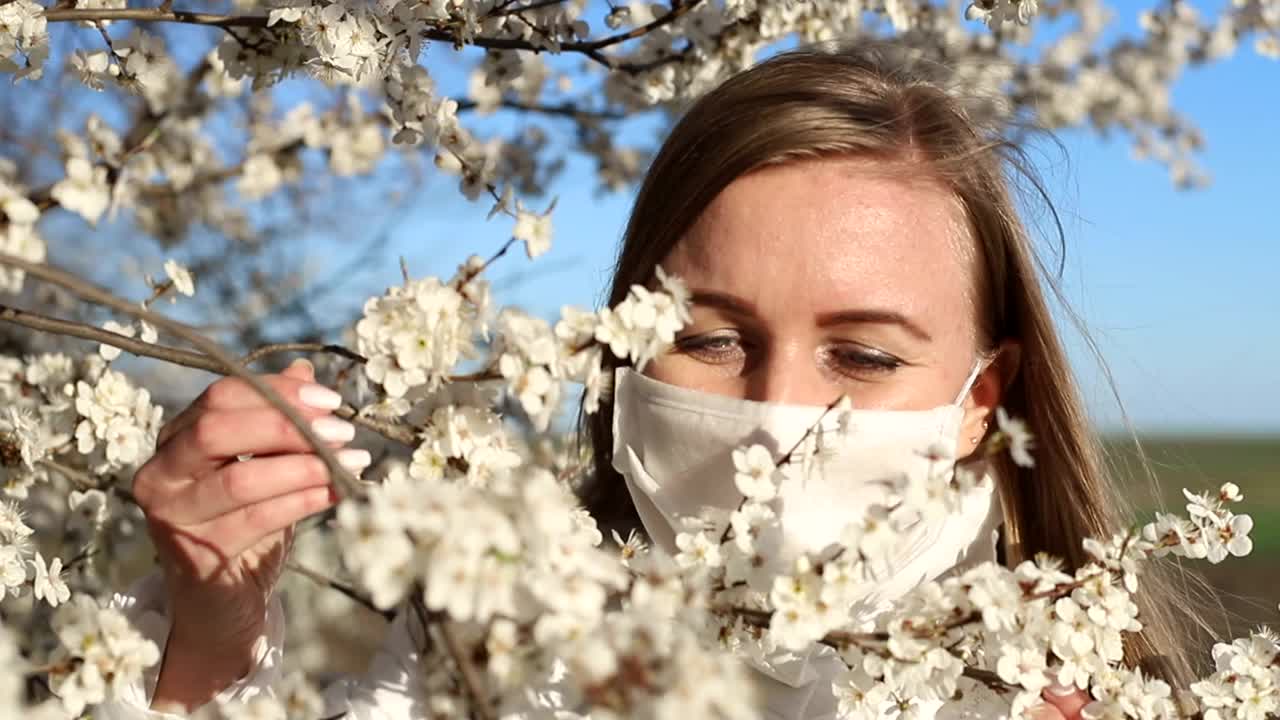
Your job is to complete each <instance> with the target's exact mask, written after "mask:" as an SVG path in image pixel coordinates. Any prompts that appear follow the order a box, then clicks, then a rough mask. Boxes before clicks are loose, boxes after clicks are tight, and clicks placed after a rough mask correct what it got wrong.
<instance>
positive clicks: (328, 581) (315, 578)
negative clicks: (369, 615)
mask: <svg viewBox="0 0 1280 720" xmlns="http://www.w3.org/2000/svg"><path fill="white" fill-rule="evenodd" d="M285 568H286V569H288V570H290V571H292V572H296V573H298V574H299V575H301V576H303V577H305V578H307V579H308V580H310V581H311V582H314V583H315V584H317V585H320V586H322V587H327V588H329V589H330V590H337V591H338V592H340V593H342V594H343V595H346V596H347V597H349V598H351V599H352V600H354V601H355V602H356V603H358V604H360V605H363V606H364V607H365V608H367V609H368V610H369V611H370V612H374V613H377V614H378V615H381V616H382V619H383V620H386V621H387V622H391V621H392V620H394V619H395V616H396V613H395V611H394V610H383V609H382V608H380V607H378V606H377V605H375V604H374V603H373V600H370V599H369V598H368V597H366V596H365V595H363V594H362V593H361V592H360V591H359V590H356V589H355V588H353V587H351V586H350V585H347V584H345V583H342V582H339V581H338V580H336V579H334V578H331V577H329V576H327V575H325V574H324V573H321V572H319V571H317V570H312V569H311V568H309V567H306V566H303V565H299V564H298V563H297V562H295V561H293V560H290V561H289V562H287V563H285Z"/></svg>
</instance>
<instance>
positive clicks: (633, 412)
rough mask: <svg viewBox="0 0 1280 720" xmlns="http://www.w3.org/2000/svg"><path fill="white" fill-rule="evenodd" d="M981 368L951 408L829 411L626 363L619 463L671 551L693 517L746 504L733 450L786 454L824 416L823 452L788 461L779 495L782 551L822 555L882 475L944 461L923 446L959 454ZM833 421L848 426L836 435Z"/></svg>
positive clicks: (617, 404) (866, 504) (875, 494)
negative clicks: (692, 385) (668, 379)
mask: <svg viewBox="0 0 1280 720" xmlns="http://www.w3.org/2000/svg"><path fill="white" fill-rule="evenodd" d="M981 369H982V366H981V364H980V363H975V365H974V368H973V371H972V372H971V373H970V374H969V377H968V379H966V381H965V383H964V386H963V387H962V388H961V390H960V393H959V395H958V396H957V398H956V400H955V402H953V403H952V404H950V405H943V406H940V407H936V408H933V409H932V410H912V411H905V410H866V409H853V410H849V411H843V412H840V413H835V412H830V413H828V412H827V409H826V408H825V407H820V406H809V405H786V404H782V403H769V402H756V401H752V400H741V399H738V398H732V397H726V396H722V395H715V394H712V393H703V392H698V391H694V390H689V389H687V388H682V387H678V386H675V385H669V384H667V383H664V382H660V381H658V380H654V379H652V378H649V377H645V376H644V375H640V374H638V373H636V372H634V371H632V370H630V369H629V368H619V369H618V371H617V373H616V391H615V396H614V409H613V466H614V468H615V469H617V471H618V472H619V473H621V474H622V476H623V477H624V478H626V481H627V488H628V489H629V490H630V492H631V497H632V499H633V501H634V502H635V505H636V509H637V511H638V512H639V515H640V519H641V521H642V522H643V523H644V527H645V530H646V531H647V532H648V533H649V536H650V538H652V539H653V541H654V542H655V543H657V544H658V545H659V546H660V547H663V548H664V549H666V550H667V551H669V552H674V547H675V534H676V533H677V532H679V531H680V530H682V529H683V528H684V527H685V525H684V524H683V523H684V520H685V519H686V518H696V517H697V516H698V514H699V512H700V511H701V510H702V509H703V508H718V509H721V510H725V511H732V510H734V509H736V508H737V507H738V505H739V503H740V502H741V500H742V495H741V494H740V493H739V492H738V490H737V488H736V487H735V486H734V483H733V476H734V466H733V457H732V453H733V450H734V449H736V448H739V447H742V446H745V445H751V444H756V443H759V444H762V445H764V446H765V447H766V448H768V449H769V450H770V451H771V452H772V454H773V456H774V458H775V459H777V458H781V457H782V456H783V455H784V454H785V453H787V452H788V451H789V450H791V449H792V448H793V447H795V445H796V443H798V442H799V441H800V440H801V439H802V438H804V436H805V434H806V432H807V431H808V430H809V429H810V428H811V427H814V426H815V425H816V426H817V429H818V432H817V433H816V435H815V436H814V437H813V438H812V439H813V441H815V442H816V444H817V447H818V452H817V454H816V456H814V457H813V458H812V459H811V460H810V461H809V462H808V463H807V465H808V467H807V468H802V466H801V463H800V462H798V461H797V462H793V463H790V464H787V465H784V466H783V468H782V478H783V479H782V482H781V485H780V486H779V488H778V496H779V498H780V499H781V503H780V505H781V508H780V512H779V515H780V520H781V525H782V530H783V542H784V545H783V547H784V551H785V552H786V554H790V553H791V552H795V551H808V552H817V551H819V550H821V549H823V548H824V547H826V546H827V545H828V544H830V543H833V542H836V541H838V540H839V539H840V535H841V532H842V530H843V529H844V527H845V526H846V525H848V524H849V523H850V522H852V521H855V520H858V519H860V518H861V517H862V516H863V514H864V513H865V512H866V511H867V509H868V508H870V507H871V506H872V505H883V504H886V503H887V502H888V501H889V500H890V497H889V486H888V483H886V482H885V481H886V480H889V479H892V478H894V477H898V476H901V475H902V474H903V473H904V472H905V473H908V474H909V475H910V476H911V477H916V476H917V475H916V474H917V473H924V472H927V471H928V470H929V469H930V464H931V463H936V462H937V461H931V460H930V459H929V458H928V457H927V455H926V452H925V451H927V450H933V451H934V452H935V453H939V454H941V456H943V457H955V450H956V438H957V433H958V432H959V430H960V424H961V421H962V420H963V419H964V408H963V407H962V406H961V405H960V403H961V402H962V401H963V400H964V398H965V396H966V395H968V393H969V390H970V388H971V387H972V386H973V383H974V381H975V380H976V378H977V375H978V372H979V371H980V370H981ZM837 422H839V423H841V424H842V427H841V428H840V430H839V431H838V432H833V430H836V427H835V426H836V424H837ZM805 469H807V470H808V472H807V473H806V472H803V470H805ZM928 534H929V533H925V535H928ZM921 539H925V538H921ZM913 544H914V543H913ZM904 549H905V548H904Z"/></svg>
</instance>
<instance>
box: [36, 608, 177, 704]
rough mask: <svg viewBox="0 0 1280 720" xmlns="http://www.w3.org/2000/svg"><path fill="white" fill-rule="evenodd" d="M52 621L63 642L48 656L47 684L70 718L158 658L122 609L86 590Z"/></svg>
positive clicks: (123, 686)
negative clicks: (101, 600) (91, 594)
mask: <svg viewBox="0 0 1280 720" xmlns="http://www.w3.org/2000/svg"><path fill="white" fill-rule="evenodd" d="M52 625H53V629H54V632H55V633H57V636H58V640H59V641H60V642H61V645H60V646H59V647H58V649H57V650H56V651H55V652H54V654H53V657H52V659H51V664H52V665H53V669H52V670H50V672H49V687H50V689H51V690H52V691H53V692H54V693H55V694H56V695H57V696H58V698H59V699H60V700H61V701H62V705H63V707H64V708H65V709H66V711H67V713H68V714H69V715H70V716H72V717H75V716H78V715H79V714H80V713H81V712H83V711H84V709H85V707H87V706H89V705H93V704H95V703H100V702H102V701H104V700H106V699H108V698H111V697H116V696H118V695H120V694H122V692H123V691H124V690H125V689H126V688H128V687H130V686H131V684H132V683H134V682H136V678H137V677H138V675H139V674H141V672H142V670H143V669H144V668H148V667H150V666H152V665H155V664H156V663H157V662H159V661H160V648H158V647H156V644H155V643H153V642H151V641H150V640H148V639H146V638H145V637H144V636H143V635H142V634H141V633H140V632H138V630H136V629H135V628H134V627H133V625H132V624H130V622H129V621H128V620H127V619H126V618H125V616H124V614H123V613H121V612H120V610H118V609H116V608H111V607H102V606H101V605H100V604H99V603H98V601H97V600H95V599H93V598H92V597H89V596H87V595H76V596H74V597H73V598H72V599H71V602H69V603H67V604H66V605H64V606H62V607H61V608H59V609H58V611H57V612H56V613H54V615H53V619H52Z"/></svg>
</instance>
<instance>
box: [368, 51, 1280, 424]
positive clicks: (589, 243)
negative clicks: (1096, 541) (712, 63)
mask: <svg viewBox="0 0 1280 720" xmlns="http://www.w3.org/2000/svg"><path fill="white" fill-rule="evenodd" d="M1173 98H1174V103H1175V106H1176V107H1178V108H1179V109H1181V110H1182V111H1184V112H1185V113H1187V114H1188V115H1190V116H1191V117H1192V118H1193V119H1194V120H1195V121H1196V122H1198V123H1199V125H1200V126H1201V127H1202V128H1203V130H1204V132H1205V136H1206V138H1207V142H1208V147H1207V148H1206V150H1205V151H1204V152H1203V154H1202V156H1201V161H1202V164H1203V166H1204V167H1205V168H1207V170H1208V171H1209V172H1210V173H1211V174H1212V177H1213V183H1212V185H1211V186H1210V187H1208V188H1206V189H1202V190H1193V191H1179V190H1177V189H1175V188H1174V187H1173V185H1172V183H1171V182H1170V180H1169V176H1168V173H1167V171H1166V170H1165V168H1164V167H1162V166H1160V165H1158V164H1156V163H1154V162H1148V161H1139V160H1135V159H1133V158H1132V157H1131V153H1130V147H1129V143H1128V139H1127V138H1123V137H1119V136H1116V137H1114V138H1112V139H1109V140H1108V139H1102V138H1099V137H1098V136H1096V135H1093V134H1090V133H1086V132H1072V133H1066V134H1064V135H1062V136H1061V139H1062V140H1063V141H1064V143H1065V145H1066V150H1067V154H1066V156H1065V157H1064V156H1063V155H1062V154H1061V153H1060V152H1058V151H1057V150H1056V149H1053V148H1048V149H1046V150H1045V152H1043V153H1040V154H1039V157H1040V158H1042V159H1044V160H1045V162H1044V164H1043V165H1042V166H1041V168H1040V169H1041V171H1042V172H1043V173H1044V174H1045V175H1046V176H1047V180H1048V184H1049V189H1050V191H1051V193H1052V196H1053V198H1054V201H1055V203H1056V205H1057V207H1058V208H1059V210H1060V212H1062V214H1063V216H1064V218H1065V226H1066V228H1065V229H1066V232H1067V258H1066V272H1065V274H1064V287H1065V290H1066V293H1067V296H1068V298H1069V300H1070V302H1071V303H1072V305H1073V307H1074V308H1075V309H1076V311H1077V312H1078V313H1080V315H1081V316H1082V317H1083V319H1084V321H1085V323H1086V325H1087V328H1088V330H1089V332H1090V334H1091V335H1092V337H1093V338H1094V340H1095V341H1096V342H1097V344H1098V345H1099V347H1100V349H1101V352H1102V355H1103V357H1104V358H1105V360H1106V363H1107V365H1108V366H1109V368H1110V370H1111V372H1112V373H1113V375H1114V378H1115V383H1116V386H1117V388H1118V391H1119V398H1120V401H1121V402H1122V403H1123V408H1124V410H1125V411H1126V412H1127V414H1128V416H1129V418H1130V419H1131V420H1132V422H1133V423H1134V425H1135V426H1136V427H1137V428H1138V429H1139V430H1141V431H1146V432H1175V433H1182V432H1190V433H1205V432H1207V433H1236V432H1265V433H1275V432H1280V370H1277V363H1276V358H1277V357H1278V356H1280V321H1278V319H1277V318H1278V316H1280V291H1278V290H1277V287H1278V286H1280V282H1278V278H1277V268H1278V267H1280V232H1278V231H1277V227H1278V226H1280V140H1277V138H1276V136H1275V132H1276V129H1277V128H1280V125H1278V124H1277V120H1276V118H1277V113H1278V112H1280V64H1277V63H1275V62H1274V61H1269V60H1266V59H1264V58H1260V57H1258V56H1257V55H1256V54H1254V53H1253V51H1252V49H1251V48H1242V49H1241V50H1240V51H1239V52H1238V53H1237V54H1236V56H1235V57H1234V58H1232V59H1230V60H1228V61H1225V62H1222V63H1220V64H1217V65H1214V66H1212V67H1209V68H1205V69H1200V70H1196V71H1193V72H1191V73H1190V74H1188V75H1187V76H1185V77H1184V78H1183V79H1182V80H1181V81H1180V82H1179V83H1178V84H1177V85H1176V86H1175V89H1174V93H1173ZM451 185H452V182H451V181H450V180H448V179H435V180H433V181H431V183H429V185H428V187H427V188H426V192H425V193H423V194H424V195H426V196H432V195H435V196H436V197H440V196H441V195H444V196H446V197H447V192H448V190H450V186H451ZM593 188H594V182H593V180H592V178H591V176H590V174H589V169H588V168H586V167H583V166H582V165H581V164H580V163H571V165H570V169H569V171H568V172H567V173H566V174H565V175H564V176H563V177H562V178H561V180H560V182H559V183H558V184H557V185H556V187H555V188H554V192H556V193H557V194H558V196H559V202H558V205H557V207H556V212H555V219H556V231H555V232H556V235H555V245H554V247H553V249H552V250H551V251H550V252H549V253H547V254H546V255H545V256H543V257H542V258H540V259H539V260H537V261H536V262H535V263H533V264H530V263H529V261H527V260H526V259H525V258H524V257H523V256H522V255H515V256H513V257H509V258H507V259H504V261H503V262H502V263H500V265H499V266H498V267H497V268H496V271H495V273H494V277H495V279H496V280H498V281H499V283H500V284H501V283H502V281H503V280H504V278H505V279H506V280H509V281H514V280H516V279H519V282H518V283H514V284H513V287H511V289H509V290H506V291H503V292H502V293H501V294H500V295H499V298H500V300H502V301H504V302H514V303H519V304H521V305H524V306H526V307H528V308H529V309H530V310H532V311H534V312H538V313H540V314H545V315H548V316H551V315H554V314H556V313H557V312H558V308H559V307H560V306H561V305H563V304H576V305H585V306H596V305H598V302H599V300H600V298H601V295H602V293H603V289H604V288H605V286H606V282H607V279H608V271H609V267H610V264H611V262H612V260H613V253H614V251H615V248H616V243H617V241H618V239H619V238H620V236H621V234H622V229H623V226H624V224H625V222H626V217H627V212H628V209H629V205H630V202H631V199H632V194H631V193H630V192H628V193H624V194H615V195H604V196H597V195H596V193H595V192H594V190H593ZM438 191H439V192H438ZM487 209H488V206H487V204H485V205H477V206H471V207H465V206H460V205H458V204H455V203H453V202H449V201H440V202H435V203H430V204H426V205H420V206H417V207H415V208H413V210H412V211H411V212H410V215H409V217H407V218H406V219H405V220H404V221H402V222H401V223H399V225H398V226H397V230H396V232H395V233H394V235H393V239H392V242H391V244H390V246H389V251H388V253H387V255H386V256H384V257H385V260H384V262H383V263H382V264H383V265H385V267H381V268H375V267H370V268H367V269H368V271H369V272H370V273H371V274H372V276H374V277H378V278H382V279H381V280H375V281H374V282H375V283H376V282H381V283H383V284H385V283H387V282H394V280H395V278H396V277H397V276H398V267H397V263H398V259H397V258H398V257H399V256H400V255H404V256H405V257H406V259H407V260H408V261H409V263H410V267H411V268H412V269H413V271H414V272H415V274H418V273H428V272H434V273H448V272H450V271H451V269H452V267H453V266H454V265H455V264H456V263H457V262H459V261H460V260H461V258H462V257H463V256H464V255H465V254H467V253H469V252H481V253H482V254H483V253H486V252H488V250H487V248H490V247H496V246H497V245H498V244H499V243H500V241H501V238H502V236H503V234H504V233H505V232H507V231H508V228H509V221H507V220H502V219H495V220H494V221H493V222H492V223H491V224H487V225H486V224H485V222H484V214H485V212H486V211H487ZM461 239H465V241H462V242H459V240H461ZM450 240H452V242H450ZM1064 334H1065V335H1066V337H1067V342H1068V345H1069V347H1070V349H1071V354H1072V358H1073V363H1074V365H1075V367H1076V370H1077V372H1078V374H1079V376H1080V377H1081V380H1082V386H1083V388H1084V392H1085V395H1086V400H1087V402H1088V404H1089V407H1090V411H1091V413H1092V414H1093V415H1094V417H1095V418H1096V419H1097V421H1098V423H1099V424H1100V426H1102V427H1104V428H1107V429H1115V428H1118V427H1121V426H1122V420H1121V418H1122V415H1121V412H1120V409H1119V408H1120V406H1119V405H1118V404H1117V401H1116V399H1115V398H1114V397H1113V396H1112V394H1111V391H1110V389H1109V387H1108V385H1107V383H1106V381H1105V378H1104V375H1103V373H1102V371H1101V369H1100V368H1099V367H1098V365H1097V363H1096V362H1095V360H1094V358H1093V357H1092V356H1091V354H1090V353H1089V352H1088V351H1087V350H1086V345H1085V343H1084V342H1083V341H1082V340H1081V339H1080V338H1079V337H1078V336H1077V335H1076V333H1074V332H1073V331H1071V330H1069V329H1066V327H1065V325H1064Z"/></svg>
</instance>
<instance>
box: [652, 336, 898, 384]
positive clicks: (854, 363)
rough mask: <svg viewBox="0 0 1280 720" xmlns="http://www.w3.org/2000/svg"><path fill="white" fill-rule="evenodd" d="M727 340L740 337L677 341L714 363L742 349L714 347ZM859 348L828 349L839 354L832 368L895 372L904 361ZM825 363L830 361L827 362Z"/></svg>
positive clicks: (690, 352)
mask: <svg viewBox="0 0 1280 720" xmlns="http://www.w3.org/2000/svg"><path fill="white" fill-rule="evenodd" d="M724 342H731V343H735V344H737V343H740V342H741V341H740V340H739V339H738V338H736V337H734V336H731V335H714V334H707V335H695V336H692V337H687V338H682V339H679V340H677V341H676V343H675V347H676V349H677V350H678V351H679V352H682V353H685V354H686V355H690V356H693V357H695V358H698V359H703V360H706V361H708V362H712V363H723V362H728V361H730V360H731V359H732V358H733V356H734V355H735V354H736V353H737V352H740V351H738V350H736V349H734V350H730V349H724V348H723V347H721V348H714V347H713V346H714V345H718V344H720V343H724ZM857 347H858V348H859V349H857V350H852V351H851V350H850V349H843V351H842V349H836V350H834V351H829V352H828V353H826V354H827V355H828V356H830V355H834V356H836V358H835V360H834V362H831V363H830V364H832V365H834V366H835V367H833V368H832V369H834V370H835V371H836V372H840V373H843V374H846V375H849V374H853V373H860V374H863V375H865V374H867V373H888V372H892V371H894V370H896V369H898V368H899V367H902V365H903V364H904V363H903V361H902V360H901V359H899V358H897V357H894V356H893V355H890V354H888V353H886V352H883V351H880V350H875V349H873V348H868V347H866V346H862V345H858V346H857ZM824 364H827V363H826V362H824Z"/></svg>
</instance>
